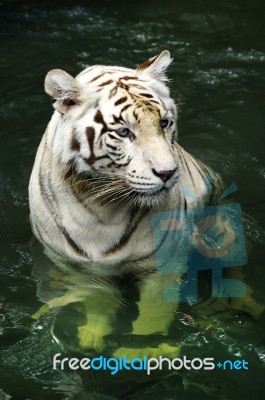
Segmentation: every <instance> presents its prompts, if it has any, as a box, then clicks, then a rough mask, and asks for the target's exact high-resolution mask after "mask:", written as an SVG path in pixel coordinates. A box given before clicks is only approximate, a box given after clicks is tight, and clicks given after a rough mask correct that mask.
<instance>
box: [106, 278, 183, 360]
mask: <svg viewBox="0 0 265 400" xmlns="http://www.w3.org/2000/svg"><path fill="white" fill-rule="evenodd" d="M176 279H177V278H176V275H161V274H159V273H158V272H155V273H150V274H148V275H147V276H145V278H144V279H143V280H142V281H141V283H140V301H139V302H138V310H139V316H138V318H137V319H136V320H135V321H134V322H133V330H132V334H133V335H152V334H155V333H159V334H161V335H164V336H165V342H164V343H161V344H160V345H159V346H158V347H146V348H138V349H135V348H125V347H122V348H119V349H118V350H116V351H115V353H114V357H117V358H119V357H122V356H124V355H126V356H127V358H134V357H143V356H145V355H146V356H148V357H158V356H160V355H163V356H165V357H176V356H177V355H179V348H178V346H170V345H169V344H167V343H166V335H167V334H168V329H169V327H170V325H171V323H172V321H173V319H174V311H175V310H176V309H177V304H178V303H177V302H176V301H172V302H165V301H164V299H163V291H164V289H165V288H167V287H168V286H170V285H172V284H175V283H176ZM175 295H176V296H177V295H178V293H175Z"/></svg>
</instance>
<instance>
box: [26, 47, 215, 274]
mask: <svg viewBox="0 0 265 400" xmlns="http://www.w3.org/2000/svg"><path fill="white" fill-rule="evenodd" d="M170 61H171V59H170V55H169V53H168V51H163V52H162V53H161V54H159V55H158V56H156V57H154V58H152V59H150V60H148V61H146V62H145V63H144V64H142V65H141V66H140V67H138V68H137V69H136V70H133V69H128V68H122V67H111V66H102V65H96V66H93V67H89V68H87V69H85V70H84V71H82V72H81V73H80V74H79V75H78V76H77V77H76V78H73V77H71V76H70V75H68V74H67V73H66V72H64V71H62V70H53V71H50V72H49V73H48V75H47V77H46V81H45V90H46V92H47V93H48V94H49V95H50V96H52V98H53V99H54V108H55V112H54V114H53V117H52V119H51V121H50V123H49V125H48V127H47V130H46V132H45V134H44V136H43V138H42V141H41V144H40V146H39V149H38V152H37V155H36V160H35V164H34V167H33V171H32V175H31V180H30V185H29V200H30V211H31V214H30V216H31V223H32V228H33V232H34V234H35V235H36V237H37V238H38V239H39V240H40V241H41V242H42V243H43V244H44V245H45V247H46V250H47V251H48V253H50V254H51V255H53V257H58V259H68V260H70V261H73V262H84V263H85V264H86V265H87V267H90V268H95V269H97V268H100V267H101V266H104V265H121V264H124V262H125V261H136V260H142V259H148V257H149V256H151V255H152V254H153V252H154V248H153V242H152V231H151V224H150V217H151V214H152V213H153V212H156V211H163V210H175V209H187V208H190V207H194V206H205V205H207V204H209V202H210V198H211V197H212V196H214V194H215V192H216V191H218V190H219V187H220V180H219V178H218V177H217V176H216V175H214V174H211V183H212V188H211V190H210V192H209V190H208V189H207V188H208V184H209V182H208V183H207V182H206V179H205V174H207V173H209V172H210V170H209V169H208V168H207V167H206V166H205V165H203V164H202V163H201V162H199V161H197V160H196V159H195V158H193V157H192V156H191V155H190V154H188V153H187V152H186V151H185V150H183V149H182V148H181V147H180V146H179V145H178V144H177V142H176V139H177V131H176V118H177V109H176V106H175V104H174V101H173V100H172V98H171V97H170V93H169V89H168V87H167V85H166V77H165V70H166V69H167V67H168V65H169V64H170ZM168 171H171V176H169V175H170V174H169V173H168ZM166 174H167V175H166ZM166 176H167V179H166ZM183 188H186V189H187V188H188V190H183ZM189 192H191V193H193V194H195V196H196V197H197V199H198V200H197V201H196V202H194V200H193V198H189V197H188V195H187V193H189ZM148 268H154V265H150V266H149V267H148ZM108 270H109V269H108Z"/></svg>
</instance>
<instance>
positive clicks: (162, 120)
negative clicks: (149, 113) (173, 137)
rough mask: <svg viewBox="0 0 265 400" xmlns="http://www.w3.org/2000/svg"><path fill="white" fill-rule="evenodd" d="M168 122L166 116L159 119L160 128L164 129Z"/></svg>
mask: <svg viewBox="0 0 265 400" xmlns="http://www.w3.org/2000/svg"><path fill="white" fill-rule="evenodd" d="M168 124H169V119H166V118H165V119H161V121H160V126H161V128H163V129H166V128H167V127H168Z"/></svg>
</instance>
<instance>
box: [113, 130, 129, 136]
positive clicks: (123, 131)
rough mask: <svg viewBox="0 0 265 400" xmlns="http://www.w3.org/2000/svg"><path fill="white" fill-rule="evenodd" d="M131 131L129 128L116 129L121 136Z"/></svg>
mask: <svg viewBox="0 0 265 400" xmlns="http://www.w3.org/2000/svg"><path fill="white" fill-rule="evenodd" d="M129 132H130V131H129V129H128V128H120V129H117V130H116V133H117V134H118V135H119V136H121V137H125V136H127V135H128V133H129Z"/></svg>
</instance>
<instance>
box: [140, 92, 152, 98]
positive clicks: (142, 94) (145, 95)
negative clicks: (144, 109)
mask: <svg viewBox="0 0 265 400" xmlns="http://www.w3.org/2000/svg"><path fill="white" fill-rule="evenodd" d="M139 94H140V96H143V97H148V98H149V99H152V98H153V97H154V96H153V95H152V94H149V93H139Z"/></svg>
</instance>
